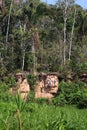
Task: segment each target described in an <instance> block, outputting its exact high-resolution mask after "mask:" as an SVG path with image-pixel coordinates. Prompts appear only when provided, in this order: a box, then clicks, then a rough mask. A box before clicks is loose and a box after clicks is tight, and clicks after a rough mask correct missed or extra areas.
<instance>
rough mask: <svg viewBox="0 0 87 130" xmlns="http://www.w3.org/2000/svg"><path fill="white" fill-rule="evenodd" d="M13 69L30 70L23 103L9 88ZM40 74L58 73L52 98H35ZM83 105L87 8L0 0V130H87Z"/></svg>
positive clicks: (86, 101)
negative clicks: (35, 88) (27, 88)
mask: <svg viewBox="0 0 87 130" xmlns="http://www.w3.org/2000/svg"><path fill="white" fill-rule="evenodd" d="M17 72H29V73H30V74H31V76H28V77H27V78H28V80H29V83H30V84H32V91H31V93H30V94H29V95H28V98H27V101H26V102H23V101H22V100H21V98H20V96H19V95H18V97H14V96H13V95H11V94H10V93H9V92H8V90H9V88H11V87H13V86H15V85H16V80H15V77H14V74H15V73H17ZM40 72H45V73H50V72H56V73H58V75H59V78H60V80H61V82H60V83H59V90H58V94H57V95H56V97H55V98H53V99H52V100H48V99H37V100H36V99H35V98H34V91H33V90H34V87H35V82H36V79H37V78H36V75H34V74H36V73H40ZM81 75H85V77H86V78H85V80H84V81H85V82H82V81H81V80H80V78H81ZM68 76H69V77H70V79H71V81H70V82H68V81H67V78H68ZM29 78H30V79H29ZM86 108H87V10H86V9H83V8H82V7H81V6H79V5H78V4H75V1H74V0H62V1H59V0H58V1H57V2H56V4H55V5H51V4H50V5H48V4H46V3H43V2H41V1H40V0H25V1H23V0H4V1H2V0H0V111H1V113H0V130H13V129H14V130H22V129H23V130H30V129H32V130H43V129H44V130H87V121H86V118H87V109H86Z"/></svg>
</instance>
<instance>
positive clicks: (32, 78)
mask: <svg viewBox="0 0 87 130" xmlns="http://www.w3.org/2000/svg"><path fill="white" fill-rule="evenodd" d="M27 80H28V83H29V85H30V87H31V90H34V87H35V84H36V81H37V80H38V78H37V76H35V75H32V74H30V75H28V76H27Z"/></svg>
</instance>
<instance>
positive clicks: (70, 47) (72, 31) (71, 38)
mask: <svg viewBox="0 0 87 130" xmlns="http://www.w3.org/2000/svg"><path fill="white" fill-rule="evenodd" d="M75 16H76V6H75V13H74V19H73V25H72V30H71V37H70V46H69V60H70V59H71V49H72V40H73V33H74V25H75Z"/></svg>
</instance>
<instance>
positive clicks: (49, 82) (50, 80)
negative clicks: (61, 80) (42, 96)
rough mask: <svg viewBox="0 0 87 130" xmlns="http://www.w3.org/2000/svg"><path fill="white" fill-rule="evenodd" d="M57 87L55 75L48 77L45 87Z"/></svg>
mask: <svg viewBox="0 0 87 130" xmlns="http://www.w3.org/2000/svg"><path fill="white" fill-rule="evenodd" d="M57 86H58V78H57V76H55V75H48V76H47V78H46V80H45V87H46V88H47V87H51V88H52V87H57Z"/></svg>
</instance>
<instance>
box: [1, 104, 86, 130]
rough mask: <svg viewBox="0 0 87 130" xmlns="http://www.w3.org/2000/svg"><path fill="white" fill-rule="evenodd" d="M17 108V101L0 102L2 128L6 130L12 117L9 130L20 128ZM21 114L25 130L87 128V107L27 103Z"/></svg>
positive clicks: (72, 129) (74, 129) (77, 129)
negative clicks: (14, 114)
mask: <svg viewBox="0 0 87 130" xmlns="http://www.w3.org/2000/svg"><path fill="white" fill-rule="evenodd" d="M15 109H16V104H15V103H13V104H12V102H11V103H3V102H0V130H6V126H7V124H8V123H9V120H10V119H12V122H11V124H10V126H9V130H19V122H18V118H17V116H13V113H14V111H15ZM20 114H21V115H20V118H21V121H22V129H23V130H87V109H77V108H76V107H75V106H64V107H56V106H53V105H46V104H42V105H40V104H37V103H26V105H25V107H24V108H23V110H22V111H21V113H20Z"/></svg>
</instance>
